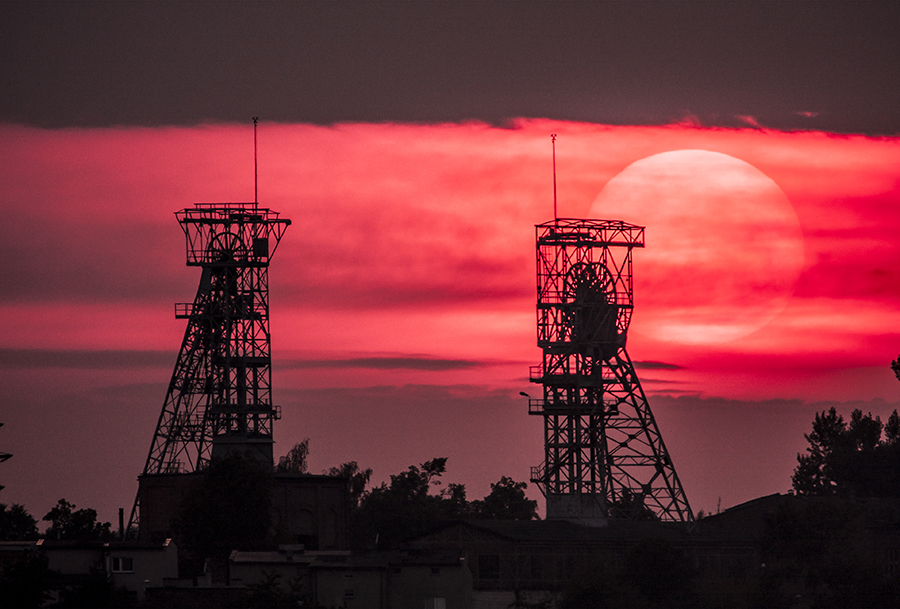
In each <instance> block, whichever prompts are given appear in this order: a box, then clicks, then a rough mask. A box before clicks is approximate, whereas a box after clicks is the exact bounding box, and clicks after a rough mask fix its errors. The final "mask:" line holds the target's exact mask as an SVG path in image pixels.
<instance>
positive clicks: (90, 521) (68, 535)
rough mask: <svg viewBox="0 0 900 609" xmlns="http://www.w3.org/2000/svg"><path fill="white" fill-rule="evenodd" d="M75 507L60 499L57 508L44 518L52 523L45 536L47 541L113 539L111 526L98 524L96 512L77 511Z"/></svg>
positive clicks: (88, 509)
mask: <svg viewBox="0 0 900 609" xmlns="http://www.w3.org/2000/svg"><path fill="white" fill-rule="evenodd" d="M75 507H76V506H75V505H74V504H72V503H69V502H68V501H66V500H65V499H60V500H59V501H58V502H57V504H56V507H54V508H53V509H52V510H50V511H49V512H47V514H46V516H44V518H43V519H44V520H46V521H47V522H49V523H50V526H49V527H47V531H46V533H45V534H44V536H45V537H46V538H47V539H74V540H78V541H108V540H109V539H111V538H112V532H111V531H110V524H109V523H108V522H103V523H101V522H97V511H96V510H93V509H90V508H86V509H81V510H76V509H75Z"/></svg>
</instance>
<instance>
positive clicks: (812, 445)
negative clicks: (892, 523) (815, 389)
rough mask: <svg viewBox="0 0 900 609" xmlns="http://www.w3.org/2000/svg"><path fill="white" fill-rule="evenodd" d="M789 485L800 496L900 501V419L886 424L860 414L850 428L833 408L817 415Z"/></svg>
mask: <svg viewBox="0 0 900 609" xmlns="http://www.w3.org/2000/svg"><path fill="white" fill-rule="evenodd" d="M804 437H805V438H806V440H807V441H808V442H809V447H807V449H806V452H805V453H801V454H799V455H797V467H796V469H794V475H793V476H792V478H791V480H792V483H793V489H794V492H796V493H797V494H798V495H814V496H825V495H843V496H858V497H900V416H898V414H897V411H896V410H895V411H894V412H893V413H892V414H891V416H890V417H889V418H888V421H887V423H886V424H882V422H881V420H880V419H879V418H878V417H873V416H872V414H871V413H869V414H866V415H863V413H862V411H861V410H859V409H856V410H854V411H853V412H852V413H851V415H850V421H849V423H848V422H847V421H845V420H844V418H843V417H842V416H841V415H839V414H837V411H836V410H835V409H834V407H832V408H831V409H829V410H828V411H827V412H826V411H823V412H821V413H817V414H816V417H815V420H814V421H813V428H812V432H811V433H809V434H806V435H805V436H804Z"/></svg>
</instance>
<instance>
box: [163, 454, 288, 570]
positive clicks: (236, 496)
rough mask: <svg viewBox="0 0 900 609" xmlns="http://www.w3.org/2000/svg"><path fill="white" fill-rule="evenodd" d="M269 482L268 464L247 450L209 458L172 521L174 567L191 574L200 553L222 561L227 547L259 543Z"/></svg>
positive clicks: (264, 531)
mask: <svg viewBox="0 0 900 609" xmlns="http://www.w3.org/2000/svg"><path fill="white" fill-rule="evenodd" d="M273 484H274V476H273V474H272V469H271V466H269V467H266V466H263V465H262V464H261V463H260V462H259V461H258V460H257V459H256V458H255V457H253V455H250V454H240V453H233V454H230V455H228V456H226V457H222V458H217V459H213V460H212V461H210V463H209V466H208V467H207V468H206V470H204V472H203V475H202V476H201V477H200V478H199V479H198V480H196V481H195V483H194V484H193V485H192V486H191V487H190V488H189V489H188V491H187V493H186V494H185V496H184V498H183V499H182V500H181V503H180V504H179V506H178V509H177V511H176V513H175V517H174V519H173V521H172V528H173V530H174V532H175V541H176V543H177V544H178V553H179V562H180V563H181V565H180V567H183V568H184V570H185V572H187V573H189V574H191V575H195V574H199V573H200V572H202V567H203V562H204V559H206V558H211V559H213V561H217V562H219V563H222V564H224V562H225V560H226V559H227V558H228V554H229V552H231V551H232V550H256V549H260V548H263V547H265V545H266V541H267V535H268V533H269V528H270V526H271V518H272V510H271V505H272V487H273Z"/></svg>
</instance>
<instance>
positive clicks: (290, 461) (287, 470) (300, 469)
mask: <svg viewBox="0 0 900 609" xmlns="http://www.w3.org/2000/svg"><path fill="white" fill-rule="evenodd" d="M307 457H309V438H306V439H305V440H303V441H302V442H300V443H299V444H294V447H293V448H292V449H291V450H289V451H288V454H286V455H285V456H283V457H281V458H280V459H278V465H276V466H275V472H276V473H278V474H305V473H306V472H307V470H308V464H307Z"/></svg>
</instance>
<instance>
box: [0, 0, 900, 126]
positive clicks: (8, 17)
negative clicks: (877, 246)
mask: <svg viewBox="0 0 900 609" xmlns="http://www.w3.org/2000/svg"><path fill="white" fill-rule="evenodd" d="M0 23H2V25H0V55H2V57H3V61H2V62H0V82H2V83H3V86H4V94H3V96H2V97H0V121H9V122H16V123H26V124H32V125H38V126H47V127H67V126H102V125H116V124H119V125H121V124H138V125H162V124H194V123H200V122H207V121H240V122H247V121H249V118H250V117H251V116H254V115H259V116H262V117H265V118H266V119H268V120H274V121H285V122H313V123H320V124H327V123H333V122H340V121H376V122H378V121H425V122H435V121H460V120H467V119H478V120H486V121H489V122H494V123H499V124H502V123H503V122H505V121H506V120H507V119H509V118H511V117H517V116H527V117H550V118H557V119H568V120H579V121H590V122H600V123H611V124H666V123H671V122H678V121H689V122H699V123H700V124H703V125H715V126H727V127H737V126H746V125H748V124H751V125H754V126H762V127H768V128H777V129H816V130H825V131H834V132H842V133H849V132H857V133H867V134H895V133H897V132H898V131H900V109H898V106H897V104H896V99H897V98H898V97H900V95H898V92H900V81H898V79H897V78H896V75H897V74H898V73H900V37H898V36H897V35H896V32H897V27H898V25H900V5H898V4H897V3H894V2H812V1H803V2H799V1H784V2H759V3H738V2H720V3H714V2H671V3H670V2H602V3H600V2H564V3H562V2H529V3H505V2H425V3H409V2H230V3H216V4H211V3H205V2H180V3H174V2H173V3H159V2H129V3H119V2H6V3H4V4H3V19H0Z"/></svg>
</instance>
